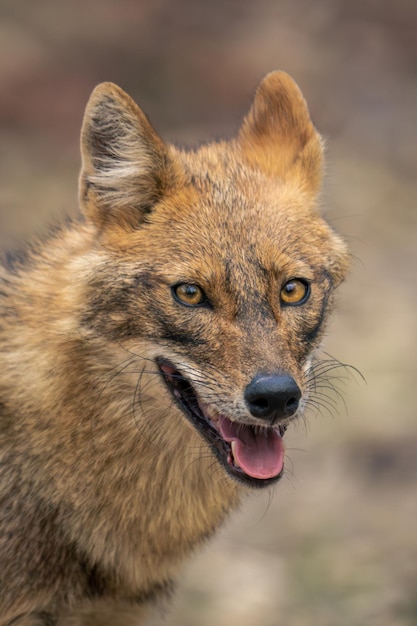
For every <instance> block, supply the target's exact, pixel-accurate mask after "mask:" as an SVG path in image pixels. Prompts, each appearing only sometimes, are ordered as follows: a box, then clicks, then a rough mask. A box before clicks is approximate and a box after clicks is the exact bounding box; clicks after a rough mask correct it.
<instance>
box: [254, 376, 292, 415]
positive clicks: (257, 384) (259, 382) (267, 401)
mask: <svg viewBox="0 0 417 626" xmlns="http://www.w3.org/2000/svg"><path fill="white" fill-rule="evenodd" d="M300 398H301V391H300V389H299V387H298V385H297V383H296V382H295V380H294V378H292V376H288V374H271V375H270V374H257V375H256V376H255V377H254V378H252V380H251V382H250V383H249V385H248V386H247V387H246V389H245V400H246V404H247V406H248V408H249V411H250V412H251V414H252V415H253V417H259V418H261V419H265V420H268V421H270V422H275V421H277V420H279V419H284V418H286V417H290V415H293V414H294V413H295V412H296V410H297V409H298V404H299V401H300Z"/></svg>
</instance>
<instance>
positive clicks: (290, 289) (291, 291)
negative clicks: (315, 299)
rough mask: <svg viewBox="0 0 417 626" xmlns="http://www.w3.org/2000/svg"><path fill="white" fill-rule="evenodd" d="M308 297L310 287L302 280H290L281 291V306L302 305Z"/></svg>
mask: <svg viewBox="0 0 417 626" xmlns="http://www.w3.org/2000/svg"><path fill="white" fill-rule="evenodd" d="M309 295H310V285H309V283H308V282H307V281H306V280H304V279H303V278H292V279H291V280H289V281H287V282H286V283H285V284H284V286H283V287H282V289H281V293H280V298H281V302H282V303H283V304H287V305H297V304H304V302H305V301H306V300H307V298H308V297H309Z"/></svg>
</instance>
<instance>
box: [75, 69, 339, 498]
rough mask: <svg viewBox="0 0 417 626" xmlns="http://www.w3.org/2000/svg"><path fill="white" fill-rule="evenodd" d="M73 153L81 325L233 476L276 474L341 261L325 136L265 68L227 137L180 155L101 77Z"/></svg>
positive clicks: (247, 480) (293, 92) (259, 481)
mask: <svg viewBox="0 0 417 626" xmlns="http://www.w3.org/2000/svg"><path fill="white" fill-rule="evenodd" d="M82 154H83V167H82V171H81V177H80V199H81V206H82V207H83V210H84V213H85V216H86V220H87V223H88V224H90V225H91V227H92V228H93V229H94V232H95V233H96V234H95V238H96V241H97V249H96V252H95V254H94V256H93V257H92V259H93V260H92V261H91V264H90V266H89V268H88V271H86V275H87V280H86V287H85V302H86V306H85V307H84V309H83V311H82V314H80V322H79V323H80V327H81V328H82V330H83V332H84V333H86V334H87V335H88V337H89V338H90V340H91V342H93V343H94V342H100V341H105V342H106V344H109V342H110V344H112V345H114V346H115V347H116V346H121V347H122V348H123V349H125V350H129V351H131V352H132V354H135V355H136V357H137V358H138V359H139V360H142V361H143V370H142V375H141V377H140V381H139V382H138V383H136V384H137V385H139V388H137V393H138V395H140V394H141V393H142V394H143V397H144V398H145V397H146V399H147V401H149V402H152V401H154V402H157V403H158V405H159V406H161V403H162V406H164V407H165V408H164V410H165V412H166V413H167V414H171V415H173V416H174V418H173V419H175V420H176V423H177V424H179V428H180V429H181V430H182V432H184V437H183V440H186V439H187V438H189V437H191V438H192V441H198V444H199V445H200V446H205V447H206V448H208V454H209V456H210V455H211V457H214V458H215V459H216V462H217V463H218V465H219V467H220V468H221V471H224V472H225V473H226V475H227V476H228V477H229V478H231V479H232V480H233V481H238V482H239V483H240V484H243V485H245V486H249V487H264V486H267V485H270V484H271V483H273V482H275V481H277V480H278V479H279V478H280V477H281V476H282V474H283V467H284V446H283V437H284V433H285V431H286V428H287V426H288V424H289V423H290V422H291V421H292V420H294V419H296V418H298V417H299V416H300V415H301V414H302V413H303V412H304V410H305V408H306V405H307V404H308V398H309V394H310V392H311V389H312V387H313V385H314V368H313V367H312V355H313V351H314V349H315V348H316V347H317V346H318V344H319V342H320V339H321V338H322V335H323V332H324V329H325V325H326V320H327V318H328V315H329V312H330V310H331V308H332V302H333V293H334V289H335V288H336V287H337V286H338V285H339V283H340V282H341V281H342V280H343V278H344V277H345V275H346V273H347V270H348V265H349V255H348V252H347V250H346V247H345V244H344V242H343V241H342V239H341V238H340V237H339V236H338V235H336V234H335V233H334V232H333V230H332V229H331V228H330V226H329V225H328V224H327V223H326V221H325V220H324V219H323V217H322V216H321V215H320V213H319V210H318V208H317V194H318V191H319V185H320V180H321V169H322V142H321V139H320V137H319V135H318V133H317V132H316V130H315V129H314V127H313V125H312V123H311V120H310V117H309V114H308V110H307V106H306V104H305V102H304V99H303V97H302V95H301V93H300V91H299V89H298V87H297V86H296V85H295V83H294V82H293V81H292V79H291V78H290V77H289V76H287V75H286V74H284V73H282V72H275V73H273V74H270V75H269V76H267V77H266V78H265V79H264V81H263V82H262V83H261V85H260V87H259V88H258V91H257V93H256V95H255V98H254V101H253V104H252V108H251V110H250V112H249V114H248V115H247V117H246V118H245V120H244V122H243V124H242V126H241V128H240V131H239V133H238V135H237V137H236V138H234V139H233V140H232V141H230V142H227V143H226V142H220V143H216V144H210V145H208V146H203V147H202V148H200V149H199V150H197V151H195V152H187V151H182V150H180V149H177V148H174V147H172V146H166V145H165V144H164V143H163V142H162V140H161V139H160V138H159V137H158V136H157V134H156V133H155V131H154V129H153V128H152V126H151V125H150V123H149V121H148V120H147V118H146V117H145V115H144V114H143V113H142V111H141V110H140V109H139V108H138V107H137V106H136V104H135V103H134V102H133V101H132V100H131V99H130V98H129V97H128V96H127V95H126V94H125V93H124V92H122V91H121V90H120V89H119V88H118V87H116V86H114V85H112V84H104V85H101V86H99V87H98V88H97V89H96V91H95V92H94V93H93V95H92V98H91V100H90V103H89V105H88V107H87V111H86V116H85V121H84V126H83V132H82ZM147 381H152V382H148V383H147ZM132 384H134V383H132ZM147 385H148V387H149V389H148V391H146V386H147ZM138 419H140V420H146V419H147V417H146V410H143V411H142V413H141V415H140V417H139V418H138ZM155 428H158V424H155ZM179 438H180V436H179Z"/></svg>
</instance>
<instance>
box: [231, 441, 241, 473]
mask: <svg viewBox="0 0 417 626" xmlns="http://www.w3.org/2000/svg"><path fill="white" fill-rule="evenodd" d="M230 447H231V448H232V456H233V463H234V464H235V466H236V467H240V465H239V463H238V462H237V460H236V455H235V449H236V441H235V440H233V441H232V442H231V444H230Z"/></svg>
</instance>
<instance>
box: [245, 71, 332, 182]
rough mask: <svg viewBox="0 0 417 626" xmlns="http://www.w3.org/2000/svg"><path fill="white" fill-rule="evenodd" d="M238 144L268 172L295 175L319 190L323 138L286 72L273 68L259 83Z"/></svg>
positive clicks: (288, 175)
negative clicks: (273, 70)
mask: <svg viewBox="0 0 417 626" xmlns="http://www.w3.org/2000/svg"><path fill="white" fill-rule="evenodd" d="M238 144H239V145H240V148H241V150H242V152H243V154H244V157H245V159H246V160H247V161H248V162H249V163H250V164H251V165H252V166H254V167H256V168H258V169H260V170H262V171H263V172H264V173H265V174H266V175H267V176H271V177H278V178H290V177H293V178H294V177H295V178H296V180H297V181H298V182H299V183H300V184H301V185H302V186H303V188H304V189H305V190H306V191H309V192H313V193H316V192H317V191H318V189H319V186H320V182H321V175H322V164H323V146H322V141H321V138H320V135H319V134H318V133H317V131H316V129H315V128H314V126H313V124H312V122H311V119H310V115H309V112H308V108H307V104H306V102H305V100H304V98H303V95H302V93H301V91H300V89H299V88H298V86H297V84H296V83H295V82H294V81H293V79H292V78H291V77H290V76H289V75H288V74H286V73H285V72H272V73H271V74H268V75H267V76H266V77H265V78H264V79H263V81H262V82H261V84H260V85H259V87H258V89H257V91H256V94H255V97H254V100H253V103H252V107H251V109H250V111H249V113H248V115H247V116H246V117H245V119H244V121H243V124H242V127H241V129H240V132H239V135H238Z"/></svg>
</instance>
